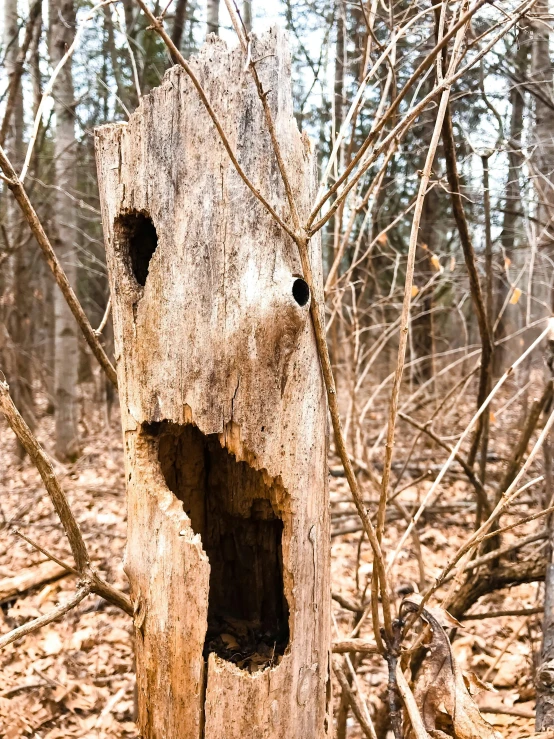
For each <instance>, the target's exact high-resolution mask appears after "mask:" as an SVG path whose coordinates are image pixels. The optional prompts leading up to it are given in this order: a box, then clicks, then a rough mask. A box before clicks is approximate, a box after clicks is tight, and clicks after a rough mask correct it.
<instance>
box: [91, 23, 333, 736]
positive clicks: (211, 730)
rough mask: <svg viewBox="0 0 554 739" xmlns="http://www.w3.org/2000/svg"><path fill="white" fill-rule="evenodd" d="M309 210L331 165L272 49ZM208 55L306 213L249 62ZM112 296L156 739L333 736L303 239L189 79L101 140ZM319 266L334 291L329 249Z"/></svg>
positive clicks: (251, 143)
mask: <svg viewBox="0 0 554 739" xmlns="http://www.w3.org/2000/svg"><path fill="white" fill-rule="evenodd" d="M252 55H253V58H254V59H258V60H259V61H258V63H257V69H258V72H259V75H260V78H261V80H262V83H263V85H264V88H265V89H266V90H270V93H269V100H270V102H271V107H272V111H273V116H274V120H275V124H276V129H277V135H278V138H279V141H280V144H281V146H282V149H283V154H284V157H285V160H286V163H287V166H288V170H289V172H290V175H291V180H292V184H293V187H294V191H295V196H296V198H297V201H298V205H299V209H300V212H301V214H302V215H303V216H305V215H306V214H307V211H308V209H309V204H310V201H311V200H312V198H313V196H314V187H315V179H316V178H315V163H314V154H313V152H312V150H311V148H310V144H309V142H308V140H307V139H306V138H304V137H302V136H301V135H300V134H299V132H298V130H297V127H296V124H295V121H294V118H293V115H292V97H291V90H290V61H289V55H288V51H287V47H286V40H285V38H284V36H283V35H282V34H281V32H279V31H272V32H270V33H268V34H267V35H265V36H264V37H263V38H261V39H258V40H255V41H254V43H253V48H252ZM191 64H192V66H193V67H194V70H195V72H196V74H197V75H198V77H199V78H200V80H201V82H202V85H203V86H204V89H205V91H206V93H207V96H208V99H209V100H210V101H211V103H212V105H213V106H214V108H215V109H216V111H217V114H218V116H219V117H220V120H221V121H222V123H223V126H224V129H225V131H226V132H227V135H228V137H229V140H230V142H231V144H232V146H233V148H234V149H235V151H236V152H237V153H238V157H239V160H240V162H241V164H242V166H243V167H244V169H245V171H246V173H247V174H248V176H249V177H250V178H251V180H253V181H254V183H255V184H256V185H257V186H258V187H259V189H260V190H261V191H262V192H263V193H264V194H265V195H266V197H268V199H269V201H270V202H271V204H272V205H273V207H274V208H276V209H277V211H278V212H279V213H282V214H283V217H284V218H287V209H286V199H285V193H284V188H283V185H282V181H281V179H280V175H279V171H278V169H277V165H276V161H275V157H274V155H273V152H272V148H271V143H270V140H269V137H268V135H267V132H266V126H265V122H264V116H263V111H262V106H261V103H260V101H259V99H258V97H257V93H256V90H255V87H254V85H253V82H252V80H251V77H250V74H249V72H247V71H245V69H244V57H243V55H242V53H241V51H240V50H239V49H236V50H233V51H229V50H228V49H227V47H226V46H225V44H224V43H223V42H222V41H220V40H219V39H216V38H215V37H212V38H210V39H209V41H208V43H207V44H206V46H205V47H204V48H203V49H202V51H201V52H200V54H199V55H198V57H197V58H196V59H194V60H191ZM96 147H97V163H98V172H99V184H100V198H101V203H102V215H103V224H104V233H105V241H106V252H107V262H108V269H109V276H110V284H111V291H112V299H113V317H114V330H115V345H116V355H117V356H116V358H117V366H118V378H119V393H120V401H121V413H122V423H123V434H124V441H125V456H126V475H127V493H128V519H129V521H128V545H127V552H126V571H127V573H128V575H129V580H130V582H131V593H132V599H133V603H134V605H135V610H136V616H135V627H136V658H137V682H138V695H139V724H140V729H141V731H142V734H143V736H144V737H148V738H149V739H150V738H151V737H156V738H158V739H162V737H163V739H176V738H177V737H178V738H179V739H197V738H198V739H200V737H204V738H205V739H216V737H217V738H219V739H233V738H234V737H236V738H237V739H239V738H240V739H247V738H248V737H252V739H254V737H255V738H256V739H261V738H262V737H264V738H268V739H269V738H273V737H283V738H284V737H287V739H295V738H297V739H320V738H323V737H328V736H330V734H331V732H332V726H331V715H330V711H331V706H330V676H329V645H330V624H329V619H330V607H329V597H330V593H329V519H328V490H327V473H326V464H327V462H326V452H327V427H326V401H325V395H324V387H323V382H322V377H321V373H320V367H319V363H318V358H317V352H316V345H315V340H314V335H313V329H312V325H311V322H310V317H309V294H308V289H307V285H306V283H304V281H303V280H302V279H301V278H300V274H301V268H300V261H299V257H298V255H297V251H296V246H295V245H294V244H293V243H292V241H291V240H290V239H289V238H288V237H287V236H286V235H285V234H284V233H283V232H282V230H281V229H280V228H279V227H278V226H277V225H275V223H274V222H273V221H272V219H271V218H270V216H268V215H267V213H266V211H265V210H264V209H263V207H262V206H261V205H260V204H259V202H258V201H257V200H256V199H255V198H254V197H253V196H252V194H251V193H250V191H249V190H248V189H247V188H246V187H245V185H244V184H243V182H242V180H241V179H240V178H239V176H238V175H237V173H236V171H235V170H234V168H233V166H232V164H231V162H230V161H229V158H228V156H227V154H226V152H225V150H224V148H223V146H222V144H221V142H220V140H219V138H218V135H217V132H216V131H215V129H214V126H213V125H212V123H211V121H210V119H209V117H208V115H207V113H206V111H205V109H204V108H203V106H202V103H201V101H200V99H199V97H198V94H197V92H196V90H195V89H194V88H193V86H192V84H191V83H190V80H189V78H188V77H187V75H186V73H185V72H184V71H183V70H182V69H181V68H179V67H174V68H173V69H171V70H169V72H168V73H167V74H166V76H165V78H164V80H163V82H162V84H161V86H160V87H159V88H157V89H156V90H154V91H153V92H152V93H151V94H150V95H148V96H147V97H145V98H143V100H142V102H141V104H140V106H139V108H138V110H137V111H136V113H134V114H133V115H132V116H131V118H130V120H129V122H128V124H117V125H110V126H104V127H103V128H100V129H99V130H98V131H97V135H96ZM311 248H312V261H313V265H314V270H315V273H316V275H317V281H318V289H321V266H320V250H319V244H318V243H317V240H314V242H312V247H311Z"/></svg>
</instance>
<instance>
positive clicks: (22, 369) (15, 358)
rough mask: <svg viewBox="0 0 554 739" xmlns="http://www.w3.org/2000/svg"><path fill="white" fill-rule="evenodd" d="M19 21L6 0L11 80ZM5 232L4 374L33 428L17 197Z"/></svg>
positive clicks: (19, 125) (15, 144) (19, 143)
mask: <svg viewBox="0 0 554 739" xmlns="http://www.w3.org/2000/svg"><path fill="white" fill-rule="evenodd" d="M18 35H19V19H18V15H17V0H5V3H4V49H5V54H6V57H5V67H6V72H7V75H8V80H9V81H10V83H11V80H12V75H13V72H14V69H15V64H16V60H17V56H18V53H19V40H18ZM5 146H6V150H7V152H8V156H9V157H10V159H11V161H12V162H13V163H14V164H15V165H16V167H20V166H21V164H22V163H23V156H24V154H23V94H22V90H21V84H19V90H18V93H17V97H16V100H15V106H14V109H13V113H12V118H11V125H10V127H9V129H8V135H7V137H6V142H5ZM5 234H6V235H7V240H8V244H7V247H8V249H9V256H8V259H7V262H6V264H5V265H4V266H3V268H2V269H3V274H4V280H5V282H4V291H5V296H6V297H7V300H5V301H4V306H3V311H2V312H3V317H2V320H3V322H4V337H5V347H4V351H3V364H4V373H5V374H6V377H7V378H8V382H9V383H10V390H11V394H12V397H13V400H14V402H15V403H16V405H17V407H18V408H19V409H20V411H21V413H22V414H23V417H24V418H25V420H26V422H27V423H28V424H29V426H30V427H31V428H34V426H35V418H34V412H33V409H34V402H33V389H32V363H31V361H30V348H31V320H30V311H31V307H32V290H31V284H30V280H31V273H30V269H29V261H30V253H29V252H30V243H29V240H28V239H24V238H23V232H22V222H21V213H20V211H19V208H18V207H17V204H16V202H15V201H14V200H13V198H9V199H8V202H7V204H6V220H5ZM17 448H18V452H19V455H20V456H23V455H24V450H23V447H22V446H21V445H19V444H18V446H17Z"/></svg>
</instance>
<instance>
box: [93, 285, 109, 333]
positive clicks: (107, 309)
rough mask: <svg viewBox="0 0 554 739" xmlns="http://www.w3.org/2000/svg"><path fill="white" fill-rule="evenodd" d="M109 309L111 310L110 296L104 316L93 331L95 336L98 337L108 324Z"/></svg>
mask: <svg viewBox="0 0 554 739" xmlns="http://www.w3.org/2000/svg"><path fill="white" fill-rule="evenodd" d="M111 309H112V296H111V295H110V297H109V298H108V304H107V305H106V310H105V311H104V315H103V316H102V320H101V321H100V325H99V326H98V328H96V329H94V333H95V334H96V335H97V336H100V334H101V333H102V331H103V330H104V328H105V326H106V324H107V323H108V318H109V316H110V311H111Z"/></svg>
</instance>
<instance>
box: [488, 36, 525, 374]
mask: <svg viewBox="0 0 554 739" xmlns="http://www.w3.org/2000/svg"><path fill="white" fill-rule="evenodd" d="M528 40H529V35H528V34H527V33H526V34H524V32H523V31H519V33H518V36H517V40H516V44H517V51H516V57H515V64H514V67H515V73H516V76H517V78H518V79H524V78H525V76H526V74H527V63H528V58H529V48H528V46H527V42H528ZM511 84H512V89H511V92H510V104H511V109H512V112H511V116H510V140H509V145H508V181H507V183H506V200H505V204H504V216H503V221H502V232H501V234H500V244H501V246H502V252H501V257H500V261H501V263H500V264H499V269H498V277H497V280H496V296H497V300H496V308H495V311H494V314H495V316H498V315H499V314H500V311H501V310H502V307H503V305H504V303H505V301H506V297H507V295H508V292H509V290H510V285H509V284H508V282H507V278H506V276H505V273H506V268H505V265H504V264H503V263H502V262H503V260H504V259H506V260H508V268H509V266H510V263H513V262H514V247H515V242H516V229H517V227H518V225H519V224H520V223H521V219H522V217H523V214H524V211H523V204H522V201H521V186H520V182H519V177H520V173H521V166H522V163H523V157H522V154H521V148H522V140H521V137H522V133H523V113H524V110H525V91H524V89H523V88H522V87H521V86H520V85H519V84H518V83H517V82H514V81H512V83H511ZM514 269H515V270H518V269H519V267H518V266H517V265H513V266H512V268H511V270H510V274H512V275H513V274H514ZM519 310H520V309H519V307H517V306H509V305H508V307H507V308H506V310H505V312H504V314H503V316H502V318H501V319H500V321H499V323H498V327H497V329H496V333H495V339H496V340H497V341H498V340H499V339H502V338H504V337H505V336H507V335H508V334H510V333H511V332H512V331H513V330H515V320H514V319H515V317H516V315H517V313H516V312H519ZM506 362H507V360H506V343H502V344H498V345H497V346H496V347H495V351H494V374H495V376H499V375H501V374H502V372H503V371H504V369H505V365H506Z"/></svg>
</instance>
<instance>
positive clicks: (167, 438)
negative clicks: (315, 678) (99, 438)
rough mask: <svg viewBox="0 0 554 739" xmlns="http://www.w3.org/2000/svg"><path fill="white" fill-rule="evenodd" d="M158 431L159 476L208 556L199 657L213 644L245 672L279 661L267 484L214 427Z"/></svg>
mask: <svg viewBox="0 0 554 739" xmlns="http://www.w3.org/2000/svg"><path fill="white" fill-rule="evenodd" d="M157 433H158V434H159V453H158V454H159V461H160V465H161V469H162V472H163V475H164V477H165V480H166V483H167V485H168V487H169V489H170V490H171V491H172V492H173V493H174V494H175V496H176V497H177V498H178V499H179V500H181V501H182V502H183V507H184V510H185V512H186V513H187V514H188V516H189V517H190V519H191V522H192V527H193V530H194V531H195V533H197V534H200V536H201V538H202V545H203V547H204V551H205V552H206V554H207V555H208V558H209V560H210V592H209V605H208V631H207V633H206V640H205V644H204V657H205V658H206V659H207V657H208V654H209V653H210V652H215V653H216V654H217V655H219V657H221V658H222V659H225V660H228V661H230V662H233V663H234V664H236V665H237V666H238V667H240V668H242V669H244V670H249V671H250V672H256V671H258V670H261V669H264V668H266V667H271V666H273V665H276V664H278V663H279V662H280V659H281V657H282V655H283V654H284V653H285V649H286V648H287V645H288V642H289V607H288V603H287V599H286V597H285V593H284V587H283V554H282V545H281V542H282V536H283V522H282V520H281V519H280V518H279V515H278V513H277V512H276V510H275V509H274V508H273V506H272V504H271V493H272V489H271V484H270V485H268V484H266V482H264V479H263V475H262V473H261V472H259V471H258V470H255V469H253V468H252V467H250V466H249V465H248V464H247V463H246V462H237V460H236V459H235V457H234V456H233V455H232V454H230V453H229V452H228V451H227V450H226V449H223V448H222V447H221V444H220V442H219V439H218V437H217V435H216V434H213V435H210V436H205V435H204V434H202V433H201V432H200V431H199V430H198V429H197V428H196V427H195V426H191V425H186V426H177V425H174V424H170V423H167V422H163V423H161V424H159V425H158V429H157ZM272 484H273V485H277V483H272Z"/></svg>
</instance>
